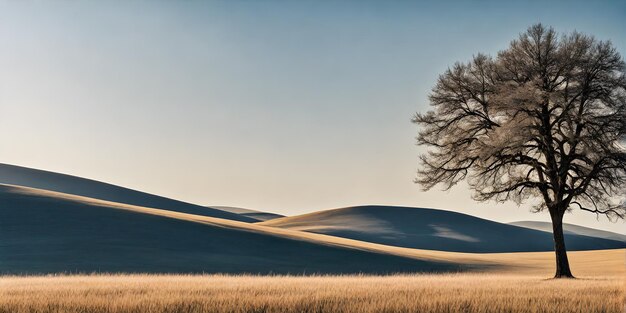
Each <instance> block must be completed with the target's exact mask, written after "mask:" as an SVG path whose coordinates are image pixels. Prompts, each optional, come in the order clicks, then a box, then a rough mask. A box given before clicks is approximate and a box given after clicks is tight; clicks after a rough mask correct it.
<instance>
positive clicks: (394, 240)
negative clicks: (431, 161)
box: [260, 206, 626, 252]
mask: <svg viewBox="0 0 626 313" xmlns="http://www.w3.org/2000/svg"><path fill="white" fill-rule="evenodd" d="M260 224H261V225H265V226H273V227H281V228H286V229H292V230H300V231H307V232H313V233H319V234H327V235H332V236H338V237H344V238H351V239H356V240H362V241H368V242H373V243H379V244H384V245H392V246H398V247H406V248H416V249H429V250H440V251H453V252H532V251H552V250H553V245H552V242H553V240H552V234H550V233H546V232H544V231H539V230H535V229H529V228H524V227H518V226H514V225H508V224H503V223H498V222H494V221H490V220H485V219H481V218H477V217H474V216H471V215H466V214H461V213H457V212H452V211H444V210H436V209H424V208H410V207H397V206H356V207H348V208H340V209H333V210H326V211H319V212H314V213H310V214H304V215H298V216H291V217H283V218H278V219H274V220H270V221H267V222H262V223H260ZM565 241H566V244H567V247H568V249H569V250H595V249H616V248H623V247H626V243H624V242H622V241H617V240H612V239H606V238H596V237H591V236H584V235H580V234H572V233H570V234H567V235H566V239H565Z"/></svg>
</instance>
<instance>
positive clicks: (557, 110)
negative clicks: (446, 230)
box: [413, 24, 626, 278]
mask: <svg viewBox="0 0 626 313" xmlns="http://www.w3.org/2000/svg"><path fill="white" fill-rule="evenodd" d="M429 99H430V103H431V105H432V107H433V109H432V110H431V111H429V112H427V113H425V114H419V113H418V114H416V115H415V116H414V119H413V122H414V123H416V124H417V125H418V126H419V127H420V131H419V135H418V137H417V142H418V144H420V145H425V146H428V147H430V148H429V149H428V152H426V153H424V154H422V155H421V156H420V159H421V167H420V170H419V171H418V176H417V179H416V182H417V183H419V184H421V185H422V187H423V188H424V189H425V190H429V189H431V188H432V187H434V186H436V185H438V184H441V185H443V186H444V188H445V189H446V190H447V189H449V188H451V187H452V186H454V185H455V184H457V183H458V182H459V181H462V180H465V179H466V180H467V181H468V183H469V186H470V187H471V188H472V190H473V191H474V199H476V200H478V201H487V200H495V201H498V202H505V201H509V200H512V201H515V202H516V203H517V204H521V203H523V202H524V201H525V200H528V199H530V198H538V199H540V201H539V202H540V203H539V205H537V206H535V207H534V208H533V211H535V212H539V211H543V210H547V211H548V212H549V213H550V217H551V219H552V227H553V236H554V249H555V254H556V274H555V277H556V278H559V277H573V275H572V273H571V271H570V267H569V262H568V259H567V252H566V249H565V240H564V238H563V215H564V213H565V212H568V211H571V210H576V209H580V210H584V211H589V212H592V213H595V214H596V217H598V216H599V215H606V216H607V217H608V218H609V219H610V220H616V219H623V218H624V216H625V214H626V205H625V204H624V196H625V193H626V192H625V186H624V183H626V149H625V147H624V138H625V136H626V76H625V64H624V61H623V60H622V58H621V56H620V54H619V53H618V52H617V51H616V50H615V48H614V47H613V46H612V44H611V43H610V42H607V41H598V40H596V39H595V38H594V37H592V36H587V35H584V34H581V33H578V32H574V33H571V34H568V35H562V36H559V35H558V34H557V33H555V31H554V30H553V29H552V28H546V27H544V26H542V25H541V24H537V25H533V26H531V27H530V28H529V29H528V30H527V31H526V32H525V33H523V34H521V35H520V36H519V38H518V39H517V40H514V41H512V42H511V43H510V45H509V47H508V48H507V49H506V50H504V51H501V52H499V53H498V55H497V56H496V57H495V58H492V57H489V56H486V55H483V54H478V55H476V56H474V57H473V59H472V61H471V62H469V63H456V64H455V65H454V66H453V67H452V68H450V69H448V70H447V71H446V72H445V73H444V74H443V75H441V76H440V77H439V80H438V81H437V84H436V85H435V87H434V88H433V89H432V93H431V94H430V96H429Z"/></svg>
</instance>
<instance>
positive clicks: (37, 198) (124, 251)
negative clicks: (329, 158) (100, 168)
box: [0, 185, 459, 274]
mask: <svg viewBox="0 0 626 313" xmlns="http://www.w3.org/2000/svg"><path fill="white" fill-rule="evenodd" d="M268 229H270V230H271V228H268ZM294 233H295V232H294ZM298 237H299V236H298V235H297V234H296V235H294V236H289V231H287V232H285V233H282V234H281V233H280V232H271V231H270V232H268V231H264V230H263V227H257V228H254V225H251V224H247V223H242V222H236V221H229V220H223V219H217V218H210V217H205V216H197V215H190V214H184V213H178V212H171V211H165V210H157V209H149V208H142V207H136V206H129V205H123V204H117V203H112V202H106V201H100V200H93V199H89V198H84V197H77V196H71V195H65V194H60V193H56V192H49V191H43V190H37V189H31V188H24V187H18V186H8V185H0V274H7V273H14V274H24V273H29V274H32V273H54V272H94V271H96V272H118V271H119V272H157V273H190V272H196V273H197V272H206V273H264V274H267V273H359V272H365V273H386V272H415V271H445V270H456V269H458V268H459V266H458V265H457V264H453V263H449V262H444V261H434V260H430V261H429V260H418V259H416V258H409V257H402V256H397V255H393V254H390V253H384V252H375V251H366V249H359V248H354V247H346V246H343V245H340V244H334V243H331V242H324V241H319V240H317V241H316V240H314V239H310V238H308V239H307V238H298ZM300 237H301V236H300Z"/></svg>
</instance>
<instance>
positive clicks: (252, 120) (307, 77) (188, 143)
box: [0, 1, 626, 233]
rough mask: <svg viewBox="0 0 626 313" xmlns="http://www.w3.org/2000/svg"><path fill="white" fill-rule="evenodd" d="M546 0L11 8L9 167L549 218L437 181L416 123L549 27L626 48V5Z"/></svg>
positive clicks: (3, 65) (2, 120)
mask: <svg viewBox="0 0 626 313" xmlns="http://www.w3.org/2000/svg"><path fill="white" fill-rule="evenodd" d="M545 2H546V1H535V2H533V1H462V2H461V1H459V2H453V1H431V2H427V1H424V2H418V1H215V2H213V1H206V2H205V1H163V2H159V1H150V2H147V1H99V2H96V1H0V162H2V163H9V164H15V165H21V166H27V167H34V168H40V169H46V170H50V171H56V172H62V173H68V174H73V175H77V176H82V177H87V178H92V179H96V180H101V181H105V182H109V183H113V184H117V185H121V186H125V187H130V188H133V189H138V190H142V191H146V192H150V193H155V194H159V195H162V196H167V197H172V198H175V199H180V200H184V201H188V202H193V203H197V204H203V205H226V206H236V207H245V208H250V209H258V210H264V211H270V212H275V213H280V214H285V215H295V214H302V213H306V212H312V211H316V210H322V209H330V208H336V207H345V206H352V205H362V204H389V205H405V206H416V207H431V208H440V209H446V210H453V211H457V212H462V213H467V214H471V215H475V216H479V217H483V218H488V219H492V220H496V221H501V222H511V221H517V220H542V221H549V217H548V214H547V213H539V214H532V213H530V212H529V208H530V207H531V204H523V205H521V206H517V205H516V204H515V203H493V202H488V203H477V202H475V201H473V200H472V199H471V193H470V191H469V190H468V188H467V185H464V184H460V185H459V186H457V187H455V188H454V189H452V190H451V191H448V192H443V191H440V190H439V189H435V190H431V191H428V192H424V191H422V190H421V189H420V188H419V186H418V185H416V184H414V183H413V179H414V178H415V172H416V170H417V168H418V155H419V153H420V152H421V151H423V150H422V148H420V147H418V146H416V145H415V136H416V134H417V130H418V129H417V127H416V126H415V125H413V124H412V123H411V122H410V120H411V117H412V115H413V114H414V113H415V112H424V111H426V110H428V93H429V91H430V89H431V88H432V87H433V85H434V84H435V82H436V80H437V77H438V75H439V74H441V73H443V71H445V70H446V69H447V68H448V67H449V66H451V65H452V64H454V63H455V62H457V61H468V60H469V59H471V57H472V55H475V54H477V53H479V52H482V53H486V54H491V55H495V54H496V53H497V52H498V51H499V50H502V49H505V48H506V47H507V45H508V43H509V42H510V41H511V40H512V39H514V38H516V37H517V36H518V34H519V33H521V32H523V31H525V30H526V28H527V27H529V26H530V25H532V24H534V23H537V22H541V23H544V24H546V25H549V26H553V27H554V28H555V29H556V30H557V31H559V32H571V31H574V30H578V31H581V32H584V33H588V34H592V35H594V36H596V37H597V38H599V39H603V40H611V41H612V42H613V44H614V45H615V47H616V48H617V49H618V51H619V52H620V53H622V55H626V32H625V31H624V30H626V2H623V1H567V2H559V1H550V2H548V3H545ZM565 222H569V223H575V224H579V225H584V226H591V227H596V228H601V229H607V230H612V231H617V232H621V233H626V224H625V223H623V222H618V223H610V222H607V221H606V220H604V219H602V218H601V219H600V220H597V219H596V217H595V215H593V214H589V213H586V212H576V213H574V214H568V215H566V217H565Z"/></svg>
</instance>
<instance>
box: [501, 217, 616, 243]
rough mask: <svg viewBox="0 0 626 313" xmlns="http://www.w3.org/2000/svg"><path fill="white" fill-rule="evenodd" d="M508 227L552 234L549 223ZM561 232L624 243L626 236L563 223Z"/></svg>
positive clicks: (529, 223) (520, 224)
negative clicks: (518, 227)
mask: <svg viewBox="0 0 626 313" xmlns="http://www.w3.org/2000/svg"><path fill="white" fill-rule="evenodd" d="M509 225H515V226H520V227H526V228H530V229H536V230H541V231H545V232H552V224H551V223H549V222H538V221H519V222H512V223H509ZM563 232H564V233H565V234H570V235H583V236H590V237H596V238H604V239H610V240H617V241H621V242H626V235H622V234H618V233H614V232H610V231H604V230H599V229H595V228H589V227H584V226H578V225H574V224H567V223H564V224H563Z"/></svg>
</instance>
